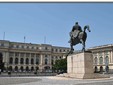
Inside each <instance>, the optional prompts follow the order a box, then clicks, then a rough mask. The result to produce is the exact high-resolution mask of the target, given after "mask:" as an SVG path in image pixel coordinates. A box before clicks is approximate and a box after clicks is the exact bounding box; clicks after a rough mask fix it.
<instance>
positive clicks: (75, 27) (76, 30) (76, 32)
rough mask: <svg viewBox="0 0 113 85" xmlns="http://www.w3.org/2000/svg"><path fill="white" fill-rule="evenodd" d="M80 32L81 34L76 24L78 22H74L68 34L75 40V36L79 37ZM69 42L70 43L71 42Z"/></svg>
mask: <svg viewBox="0 0 113 85" xmlns="http://www.w3.org/2000/svg"><path fill="white" fill-rule="evenodd" d="M80 32H82V28H81V26H80V25H79V24H78V22H76V23H75V25H74V26H73V28H72V31H71V32H70V35H71V39H74V38H77V36H78V35H79V33H80ZM69 42H71V40H70V41H69Z"/></svg>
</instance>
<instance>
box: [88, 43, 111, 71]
mask: <svg viewBox="0 0 113 85" xmlns="http://www.w3.org/2000/svg"><path fill="white" fill-rule="evenodd" d="M88 50H90V51H92V53H93V64H94V70H95V71H98V72H106V70H107V71H109V73H113V44H108V45H102V46H96V47H92V48H89V49H88Z"/></svg>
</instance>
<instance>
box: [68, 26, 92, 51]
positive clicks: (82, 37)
mask: <svg viewBox="0 0 113 85" xmlns="http://www.w3.org/2000/svg"><path fill="white" fill-rule="evenodd" d="M86 29H87V30H88V31H89V32H91V31H90V28H89V26H88V25H86V26H84V29H83V31H81V32H79V33H78V36H77V37H76V38H75V37H73V36H74V34H75V32H70V37H71V39H70V42H69V43H70V47H71V50H70V52H69V53H73V51H74V48H73V46H74V45H77V44H79V43H80V44H82V45H83V47H82V51H83V52H84V51H85V42H86V39H87V33H86Z"/></svg>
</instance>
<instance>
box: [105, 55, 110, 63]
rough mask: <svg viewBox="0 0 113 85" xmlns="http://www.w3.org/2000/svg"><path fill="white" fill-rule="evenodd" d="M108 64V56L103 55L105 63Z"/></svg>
mask: <svg viewBox="0 0 113 85" xmlns="http://www.w3.org/2000/svg"><path fill="white" fill-rule="evenodd" d="M108 64H109V57H108V56H106V57H105V65H108Z"/></svg>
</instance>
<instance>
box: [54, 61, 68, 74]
mask: <svg viewBox="0 0 113 85" xmlns="http://www.w3.org/2000/svg"><path fill="white" fill-rule="evenodd" d="M53 70H57V71H58V70H60V71H64V72H66V70H67V59H60V60H56V61H55V64H54V65H53Z"/></svg>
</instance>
